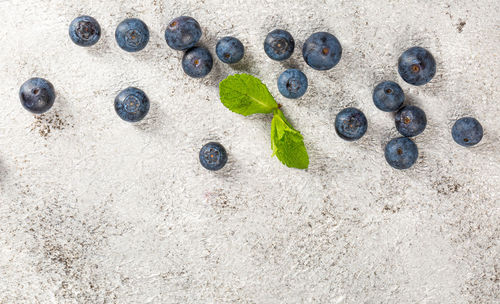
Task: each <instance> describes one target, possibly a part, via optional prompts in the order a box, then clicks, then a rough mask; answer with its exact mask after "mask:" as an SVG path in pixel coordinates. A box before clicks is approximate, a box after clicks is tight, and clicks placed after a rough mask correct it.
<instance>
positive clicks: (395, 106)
mask: <svg viewBox="0 0 500 304" xmlns="http://www.w3.org/2000/svg"><path fill="white" fill-rule="evenodd" d="M69 35H70V38H71V40H72V41H73V42H74V43H75V44H77V45H79V46H84V47H89V46H92V45H94V44H96V43H97V42H98V41H99V39H100V36H101V28H100V26H99V23H98V22H97V21H96V20H95V19H94V18H92V17H90V16H80V17H78V18H76V19H74V20H73V21H72V22H71V24H70V26H69ZM201 35H202V31H201V28H200V25H199V24H198V22H197V21H196V20H195V19H193V18H191V17H187V16H181V17H177V18H175V19H173V20H172V21H170V23H169V24H168V26H167V28H166V30H165V40H166V42H167V44H168V46H169V47H171V48H172V49H174V50H179V51H184V56H183V58H182V69H183V70H184V72H185V73H186V74H187V75H189V76H190V77H193V78H202V77H205V76H206V75H208V73H210V71H211V70H212V66H213V59H212V55H211V53H210V51H209V50H208V49H207V48H205V47H202V46H197V45H196V44H197V43H198V41H199V40H200V38H201ZM115 39H116V42H117V44H118V46H119V47H120V48H122V49H123V50H125V51H127V52H138V51H140V50H142V49H144V48H145V47H146V45H147V43H148V41H149V29H148V27H147V25H146V24H145V23H144V22H142V21H141V20H139V19H135V18H132V19H125V20H124V21H122V22H121V23H120V24H119V25H118V26H117V28H116V31H115ZM294 48H295V41H294V39H293V37H292V35H291V34H290V33H289V32H287V31H285V30H281V29H276V30H273V31H271V32H270V33H269V34H268V35H267V36H266V38H265V40H264V51H265V52H266V54H267V55H268V56H269V58H271V59H273V60H277V61H283V60H286V59H288V58H290V56H291V55H292V53H293V51H294ZM215 51H216V54H217V57H218V58H219V59H220V60H221V61H222V62H224V63H227V64H234V63H237V62H239V61H240V60H241V59H242V58H243V56H244V46H243V44H242V43H241V41H240V40H238V39H237V38H234V37H224V38H222V39H220V40H219V41H218V43H217V45H216V48H215ZM302 55H303V58H304V60H305V62H306V63H307V64H308V65H309V66H310V67H312V68H313V69H316V70H329V69H331V68H333V67H334V66H335V65H337V63H338V62H339V61H340V58H341V56H342V47H341V45H340V42H339V41H338V40H337V38H336V37H335V36H333V35H332V34H330V33H327V32H317V33H314V34H312V35H311V36H309V38H308V39H307V40H306V41H305V42H304V45H303V48H302ZM398 71H399V74H400V76H401V77H402V78H403V80H404V81H406V82H407V83H409V84H412V85H417V86H419V85H423V84H426V83H428V82H429V81H430V80H431V79H432V78H433V77H434V75H435V73H436V62H435V60H434V58H433V56H432V54H431V53H430V52H429V51H427V50H426V49H423V48H420V47H412V48H410V49H408V50H406V51H405V52H404V53H403V54H402V55H401V56H400V58H399V61H398ZM307 87H308V80H307V77H306V75H305V74H304V73H303V72H302V71H300V70H298V69H288V70H286V71H284V72H283V73H282V74H281V75H280V76H279V77H278V89H279V91H280V93H281V94H282V95H283V96H284V97H286V98H292V99H295V98H300V97H302V96H303V95H304V94H305V93H306V91H307ZM19 96H20V99H21V103H22V105H23V107H24V108H25V109H27V110H28V111H30V112H32V113H35V114H41V113H44V112H46V111H48V110H49V109H50V108H51V107H52V105H53V104H54V100H55V91H54V87H53V85H52V84H51V83H50V82H49V81H47V80H45V79H42V78H31V79H29V80H28V81H26V82H25V83H24V84H23V85H22V86H21V89H20V92H19ZM404 99H405V96H404V93H403V90H402V89H401V87H400V86H399V85H398V84H397V83H395V82H392V81H384V82H382V83H379V84H378V85H377V86H376V87H375V89H374V91H373V102H374V103H375V106H376V107H377V108H379V109H380V110H382V111H386V112H395V111H397V113H396V117H395V123H396V128H397V130H398V131H399V133H401V134H402V135H403V137H399V138H395V139H392V140H391V141H389V143H388V144H387V145H386V147H385V158H386V160H387V162H388V163H389V164H390V165H391V166H392V167H394V168H396V169H407V168H409V167H411V166H412V165H413V164H414V163H415V161H416V159H417V157H418V149H417V146H416V145H415V143H414V142H413V141H412V140H411V139H409V137H413V136H416V135H418V134H420V133H422V132H423V131H424V129H425V127H426V125H427V118H426V115H425V113H424V111H423V110H422V109H420V108H418V107H416V106H412V105H408V106H403V102H404ZM149 104H150V103H149V99H148V97H147V96H146V94H145V93H144V92H143V91H142V90H140V89H137V88H134V87H129V88H126V89H125V90H123V91H121V92H120V93H119V94H118V95H117V96H116V98H115V102H114V106H115V110H116V113H117V114H118V116H120V118H122V119H123V120H125V121H128V122H137V121H140V120H141V119H143V118H144V117H145V116H146V114H147V113H148V111H149ZM367 126H368V122H367V119H366V116H365V115H364V114H363V112H361V111H360V110H359V109H356V108H346V109H343V110H342V111H340V112H339V113H338V114H337V116H336V118H335V130H336V132H337V134H338V135H339V136H340V137H341V138H342V139H345V140H348V141H354V140H357V139H360V138H361V137H362V136H363V135H364V134H365V133H366V130H367ZM452 136H453V139H454V140H455V141H456V142H457V143H458V144H460V145H462V146H473V145H475V144H477V143H478V142H479V141H480V140H481V139H482V136H483V129H482V127H481V124H480V123H479V122H478V121H477V120H476V119H474V118H471V117H464V118H461V119H459V120H457V121H456V123H455V125H454V126H453V128H452ZM199 157H200V162H201V164H202V165H203V167H205V168H207V169H209V170H219V169H221V168H222V167H224V165H225V164H226V162H227V153H226V150H225V149H224V147H223V146H222V145H220V144H219V143H214V142H210V143H208V144H206V145H205V146H203V147H202V149H201V150H200V153H199Z"/></svg>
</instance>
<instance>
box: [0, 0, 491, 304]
mask: <svg viewBox="0 0 500 304" xmlns="http://www.w3.org/2000/svg"><path fill="white" fill-rule="evenodd" d="M223 2H224V3H223ZM434 2H435V1H413V0H412V1H404V2H403V1H386V2H378V1H290V2H287V3H286V5H284V4H283V3H284V2H282V1H279V3H278V1H212V0H206V1H188V0H185V1H176V2H173V1H161V0H150V1H132V0H130V1H129V0H127V1H104V0H103V1H81V0H78V1H77V0H64V1H63V0H45V1H34V0H25V1H14V0H3V1H0V20H2V26H1V27H0V38H1V41H2V47H1V48H0V62H1V64H0V77H1V88H2V94H3V100H2V107H1V108H0V303H2V304H4V303H498V299H499V298H500V291H499V290H500V288H499V280H500V278H499V276H500V275H499V271H500V266H499V265H498V263H499V249H500V248H499V244H498V241H499V234H500V232H499V219H500V211H499V203H500V133H499V132H500V131H499V130H500V120H499V117H500V103H499V99H500V93H499V91H500V90H499V89H500V87H499V83H500V82H499V76H500V72H499V71H500V60H499V53H498V52H499V48H500V46H499V44H500V28H499V27H500V24H499V20H500V18H499V11H500V2H498V1H494V0H481V1H449V2H441V3H439V4H433V3H434ZM80 14H88V15H91V16H94V17H95V18H96V19H97V20H98V21H99V23H100V25H101V27H102V30H103V37H102V38H101V41H99V43H98V44H97V45H95V46H94V47H92V48H89V49H85V48H80V47H77V46H76V45H74V44H73V43H72V42H71V41H70V39H69V37H68V32H67V31H68V25H69V23H70V22H71V20H72V19H73V18H75V17H76V16H78V15H80ZM179 15H190V16H193V17H195V18H196V19H197V20H198V21H199V23H200V24H201V26H202V29H203V32H204V34H203V37H202V40H201V42H202V44H203V45H205V46H207V47H209V48H210V50H211V51H212V52H213V51H214V48H215V44H216V41H217V38H220V37H223V36H226V35H234V36H236V37H238V38H239V39H240V40H241V41H242V42H243V44H244V45H245V47H246V55H245V58H244V60H243V62H242V63H239V64H238V65H236V66H234V67H228V66H227V65H223V64H221V63H220V62H219V61H216V63H215V66H214V70H213V71H212V73H211V74H210V76H209V77H207V78H205V79H203V80H195V79H191V78H189V77H187V76H186V75H184V74H183V72H182V68H181V65H180V59H181V57H182V53H180V52H176V51H173V50H171V49H169V48H168V47H167V45H166V43H165V41H164V40H163V31H164V29H165V27H166V24H167V22H168V21H169V20H170V19H171V18H173V17H176V16H179ZM127 17H137V18H140V19H142V20H144V21H145V22H146V24H147V25H148V27H149V28H150V31H151V39H150V43H149V45H148V46H147V47H146V49H145V50H144V51H142V52H139V53H137V54H129V53H126V52H124V51H122V50H121V49H119V47H118V46H117V45H116V43H115V41H114V29H115V27H116V25H117V24H118V23H119V22H120V21H121V20H123V19H124V18H127ZM276 27H281V28H284V29H286V30H288V31H290V33H292V35H293V36H294V38H295V41H296V46H297V48H296V51H295V53H294V54H293V56H292V58H291V60H288V61H286V62H284V63H279V62H273V61H271V60H269V59H268V58H267V56H266V55H265V53H264V51H263V47H262V43H263V39H264V37H265V36H266V34H267V32H269V31H270V30H272V29H274V28H276ZM320 30H321V31H329V32H332V33H333V34H335V35H336V36H337V38H338V39H339V40H340V42H341V43H342V46H343V49H344V52H343V57H342V60H341V61H340V63H339V64H338V65H337V66H336V67H335V68H334V69H332V70H330V71H327V72H320V71H314V70H312V69H311V68H309V67H307V66H306V64H305V63H304V62H303V60H302V58H301V53H300V49H301V47H302V44H303V42H304V40H305V39H306V38H307V37H308V36H309V35H310V34H311V33H313V32H314V31H320ZM414 45H420V46H423V47H426V48H428V49H429V50H430V51H431V52H432V53H433V55H434V57H435V58H436V61H437V63H438V71H437V75H436V77H435V79H434V80H433V81H432V82H431V83H429V84H428V85H426V86H423V87H411V86H409V85H407V84H405V83H403V82H402V80H401V79H400V78H399V76H398V73H397V67H396V64H397V58H398V56H399V54H401V53H402V51H404V50H405V49H406V48H408V47H411V46H414ZM289 67H298V68H301V69H303V70H304V72H305V73H306V75H307V77H308V79H309V91H308V92H307V93H306V95H304V97H302V98H301V99H299V100H286V99H284V98H282V97H280V95H279V93H278V89H277V86H276V79H277V77H278V75H279V74H280V73H281V72H282V71H283V70H285V69H286V68H289ZM236 72H249V73H252V74H254V75H256V76H258V77H260V78H261V79H262V80H263V82H264V83H266V84H267V85H268V86H269V88H270V91H271V93H272V94H273V95H274V96H275V97H276V98H277V100H278V102H280V103H282V104H283V109H284V112H285V114H286V115H287V117H289V119H290V121H291V122H292V123H293V124H294V126H295V127H296V128H297V129H299V130H300V131H301V132H302V134H303V135H304V138H305V143H306V146H307V148H308V151H309V154H310V159H311V164H310V168H309V169H308V170H307V171H299V170H293V169H288V168H286V167H284V166H282V165H281V163H280V162H279V161H278V160H277V159H275V158H271V157H270V156H271V148H270V122H271V119H270V117H268V116H261V115H257V116H254V117H247V118H245V117H242V116H239V115H236V114H234V113H232V112H230V111H228V110H227V109H226V108H224V107H223V106H222V105H221V103H220V101H219V99H218V90H217V84H218V82H219V81H220V80H221V79H222V78H224V77H225V76H226V75H228V74H231V73H236ZM33 76H39V77H45V78H47V79H49V80H50V81H51V82H52V83H53V84H54V86H55V88H56V92H57V95H58V97H57V99H56V103H55V105H54V107H53V109H52V110H51V111H50V112H49V113H47V114H45V115H40V116H33V115H31V114H30V113H28V112H26V111H25V110H24V109H23V108H22V107H21V105H20V102H19V98H18V95H17V94H18V89H19V87H20V85H21V84H22V83H23V82H24V81H25V80H26V79H28V78H30V77H33ZM385 79H387V80H394V81H397V82H398V83H399V84H400V85H401V86H402V87H403V89H404V91H405V93H406V94H407V96H408V99H407V103H411V104H415V105H418V106H419V107H421V108H422V109H424V110H425V111H426V114H427V118H428V122H429V123H428V126H427V129H426V130H425V131H424V132H423V133H422V134H421V135H420V136H418V137H417V138H416V143H417V145H418V147H419V150H420V152H421V153H420V157H419V159H418V160H417V163H416V165H415V166H414V167H413V168H411V169H409V170H407V171H395V170H393V169H391V168H390V167H389V166H388V165H387V164H386V163H385V160H384V155H383V146H384V145H385V143H386V142H387V141H388V140H389V139H391V138H393V137H395V136H397V131H396V129H395V127H394V122H393V116H392V114H389V113H384V112H381V111H379V110H377V108H376V107H375V106H374V105H373V103H372V100H371V92H372V88H373V87H374V86H375V84H376V83H378V82H379V81H381V80H385ZM128 86H136V87H138V88H141V89H143V90H144V91H145V92H146V94H147V95H148V96H149V98H150V100H151V110H150V113H149V116H148V117H147V119H146V120H145V121H143V122H141V123H140V124H138V125H131V124H128V123H126V122H123V121H121V120H120V118H119V117H118V116H117V115H116V113H115V112H114V109H113V100H114V97H115V96H116V94H117V93H118V92H119V91H120V90H122V89H124V88H126V87H128ZM346 106H354V107H357V108H360V109H361V110H363V111H364V113H365V114H366V116H367V118H368V123H369V128H368V132H367V134H366V135H365V136H364V137H363V138H362V139H361V140H360V141H358V142H353V143H348V142H345V141H343V140H341V139H340V138H339V137H338V136H337V135H336V134H335V131H334V127H333V120H334V118H335V115H336V113H337V112H338V111H339V110H340V109H342V108H344V107H346ZM464 115H467V116H474V117H476V118H477V119H478V120H479V121H480V122H481V123H482V125H483V127H484V130H485V134H484V138H483V140H482V142H481V143H480V144H479V145H477V146H476V147H473V148H469V149H467V148H463V147H460V146H458V145H457V144H455V143H454V142H453V139H452V137H451V134H450V130H451V126H452V125H453V122H454V120H455V119H457V118H459V117H461V116H464ZM208 141H219V142H221V143H222V144H223V145H224V146H225V147H226V149H227V150H228V153H229V162H228V164H227V166H226V168H224V170H222V171H219V172H216V173H213V172H208V171H207V170H205V169H203V168H202V167H201V166H200V165H199V163H198V157H197V156H198V151H199V149H200V148H201V146H202V145H203V144H205V143H206V142H208Z"/></svg>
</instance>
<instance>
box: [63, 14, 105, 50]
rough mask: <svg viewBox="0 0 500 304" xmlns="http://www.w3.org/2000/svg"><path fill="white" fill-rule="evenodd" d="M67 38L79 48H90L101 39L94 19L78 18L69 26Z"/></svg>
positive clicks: (88, 17) (97, 24) (99, 28)
mask: <svg viewBox="0 0 500 304" xmlns="http://www.w3.org/2000/svg"><path fill="white" fill-rule="evenodd" d="M69 37H70V38H71V40H73V42H74V43H75V44H77V45H79V46H92V45H94V44H96V43H97V41H99V38H101V27H100V26H99V23H97V20H95V19H94V18H92V17H90V16H80V17H77V18H75V20H73V21H72V22H71V24H70V25H69Z"/></svg>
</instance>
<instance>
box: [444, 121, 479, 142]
mask: <svg viewBox="0 0 500 304" xmlns="http://www.w3.org/2000/svg"><path fill="white" fill-rule="evenodd" d="M451 135H452V136H453V140H455V142H456V143H457V144H459V145H461V146H464V147H470V146H474V145H476V144H477V143H479V142H480V141H481V139H482V138H483V127H482V126H481V124H480V123H479V121H477V119H475V118H472V117H462V118H460V119H459V120H457V121H456V122H455V124H454V125H453V128H452V129H451Z"/></svg>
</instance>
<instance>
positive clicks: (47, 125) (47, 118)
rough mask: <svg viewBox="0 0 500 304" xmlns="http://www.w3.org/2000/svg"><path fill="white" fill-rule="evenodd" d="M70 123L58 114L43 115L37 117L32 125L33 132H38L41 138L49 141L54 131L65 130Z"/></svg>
mask: <svg viewBox="0 0 500 304" xmlns="http://www.w3.org/2000/svg"><path fill="white" fill-rule="evenodd" d="M68 126H69V123H68V122H67V121H66V120H65V119H63V118H62V117H61V115H59V113H58V112H51V113H48V114H41V115H36V116H35V121H33V123H32V125H31V131H38V133H39V134H40V136H41V137H43V138H45V139H47V138H48V137H49V136H50V134H51V132H52V131H54V130H64V129H65V128H66V127H68Z"/></svg>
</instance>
